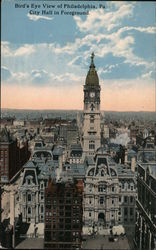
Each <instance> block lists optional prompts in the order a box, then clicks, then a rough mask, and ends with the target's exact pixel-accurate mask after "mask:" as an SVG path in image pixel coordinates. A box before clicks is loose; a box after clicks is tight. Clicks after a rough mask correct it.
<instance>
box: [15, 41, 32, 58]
mask: <svg viewBox="0 0 156 250" xmlns="http://www.w3.org/2000/svg"><path fill="white" fill-rule="evenodd" d="M34 52H35V47H34V45H30V44H25V45H24V46H22V47H20V48H18V49H17V50H15V52H14V56H24V55H31V54H32V53H34Z"/></svg>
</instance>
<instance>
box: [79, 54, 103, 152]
mask: <svg viewBox="0 0 156 250" xmlns="http://www.w3.org/2000/svg"><path fill="white" fill-rule="evenodd" d="M100 90H101V88H100V85H99V78H98V75H97V72H96V69H95V65H94V53H92V55H91V64H90V68H89V71H88V74H87V77H86V82H85V85H84V90H83V91H84V110H83V141H82V144H83V153H84V155H85V156H86V155H87V156H88V155H90V156H91V155H92V156H93V155H94V153H95V151H96V150H97V149H98V148H99V147H100V146H101V143H100V142H101V119H100V117H101V114H100Z"/></svg>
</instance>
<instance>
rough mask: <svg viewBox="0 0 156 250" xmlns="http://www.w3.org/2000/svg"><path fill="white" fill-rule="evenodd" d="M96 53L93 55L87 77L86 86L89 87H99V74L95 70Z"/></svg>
mask: <svg viewBox="0 0 156 250" xmlns="http://www.w3.org/2000/svg"><path fill="white" fill-rule="evenodd" d="M94 56H95V55H94V52H93V53H92V54H91V64H90V67H89V71H88V74H87V77H86V82H85V84H86V85H88V86H97V85H99V77H98V74H97V71H96V69H95V65H94Z"/></svg>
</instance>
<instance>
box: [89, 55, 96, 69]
mask: <svg viewBox="0 0 156 250" xmlns="http://www.w3.org/2000/svg"><path fill="white" fill-rule="evenodd" d="M94 57H95V54H94V52H92V54H91V56H90V58H91V64H90V68H91V67H94V68H95V65H94Z"/></svg>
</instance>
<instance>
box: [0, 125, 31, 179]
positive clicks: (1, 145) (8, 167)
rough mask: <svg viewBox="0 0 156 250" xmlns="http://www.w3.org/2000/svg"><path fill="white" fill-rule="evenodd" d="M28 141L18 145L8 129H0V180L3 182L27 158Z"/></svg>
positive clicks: (28, 154) (17, 169)
mask: <svg viewBox="0 0 156 250" xmlns="http://www.w3.org/2000/svg"><path fill="white" fill-rule="evenodd" d="M29 157H30V152H29V151H28V143H27V142H25V143H24V144H23V145H22V147H20V146H18V144H17V140H16V139H14V138H13V137H11V135H10V133H9V131H8V130H7V129H6V128H3V129H2V130H1V131H0V182H1V183H5V182H8V181H10V179H11V178H12V177H13V176H14V175H15V174H16V173H17V172H18V171H19V170H20V168H21V167H22V166H23V165H24V163H25V162H26V161H27V160H28V159H29Z"/></svg>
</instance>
